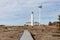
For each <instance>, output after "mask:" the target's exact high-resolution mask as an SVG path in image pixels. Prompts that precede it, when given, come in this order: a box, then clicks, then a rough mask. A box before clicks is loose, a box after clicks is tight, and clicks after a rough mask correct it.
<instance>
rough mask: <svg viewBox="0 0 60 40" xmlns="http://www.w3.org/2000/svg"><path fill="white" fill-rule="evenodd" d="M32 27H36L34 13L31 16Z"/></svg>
mask: <svg viewBox="0 0 60 40" xmlns="http://www.w3.org/2000/svg"><path fill="white" fill-rule="evenodd" d="M31 26H34V13H33V12H32V14H31Z"/></svg>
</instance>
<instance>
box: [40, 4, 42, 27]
mask: <svg viewBox="0 0 60 40" xmlns="http://www.w3.org/2000/svg"><path fill="white" fill-rule="evenodd" d="M39 9H40V13H39V26H40V19H41V9H42V5H40V6H39Z"/></svg>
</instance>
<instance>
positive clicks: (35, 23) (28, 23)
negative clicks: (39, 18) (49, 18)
mask: <svg viewBox="0 0 60 40" xmlns="http://www.w3.org/2000/svg"><path fill="white" fill-rule="evenodd" d="M33 24H34V26H38V25H39V22H34V23H33ZM24 25H28V26H31V22H26V23H25V24H24Z"/></svg>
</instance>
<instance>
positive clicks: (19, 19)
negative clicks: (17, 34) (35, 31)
mask: <svg viewBox="0 0 60 40" xmlns="http://www.w3.org/2000/svg"><path fill="white" fill-rule="evenodd" d="M40 4H42V6H43V7H42V9H39V8H38V6H40ZM32 11H33V12H34V15H35V18H34V19H35V21H38V15H39V13H40V15H41V17H40V19H41V24H47V23H48V22H49V21H52V22H54V21H57V18H58V15H59V14H60V0H0V24H4V25H23V24H24V23H25V22H28V21H30V15H31V12H32Z"/></svg>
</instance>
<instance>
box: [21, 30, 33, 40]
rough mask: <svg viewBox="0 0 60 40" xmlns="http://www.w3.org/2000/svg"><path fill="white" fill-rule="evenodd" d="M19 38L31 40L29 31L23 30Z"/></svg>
mask: <svg viewBox="0 0 60 40" xmlns="http://www.w3.org/2000/svg"><path fill="white" fill-rule="evenodd" d="M20 40H33V38H32V36H31V33H30V32H29V31H28V30H24V32H23V35H22V36H21V38H20Z"/></svg>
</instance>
